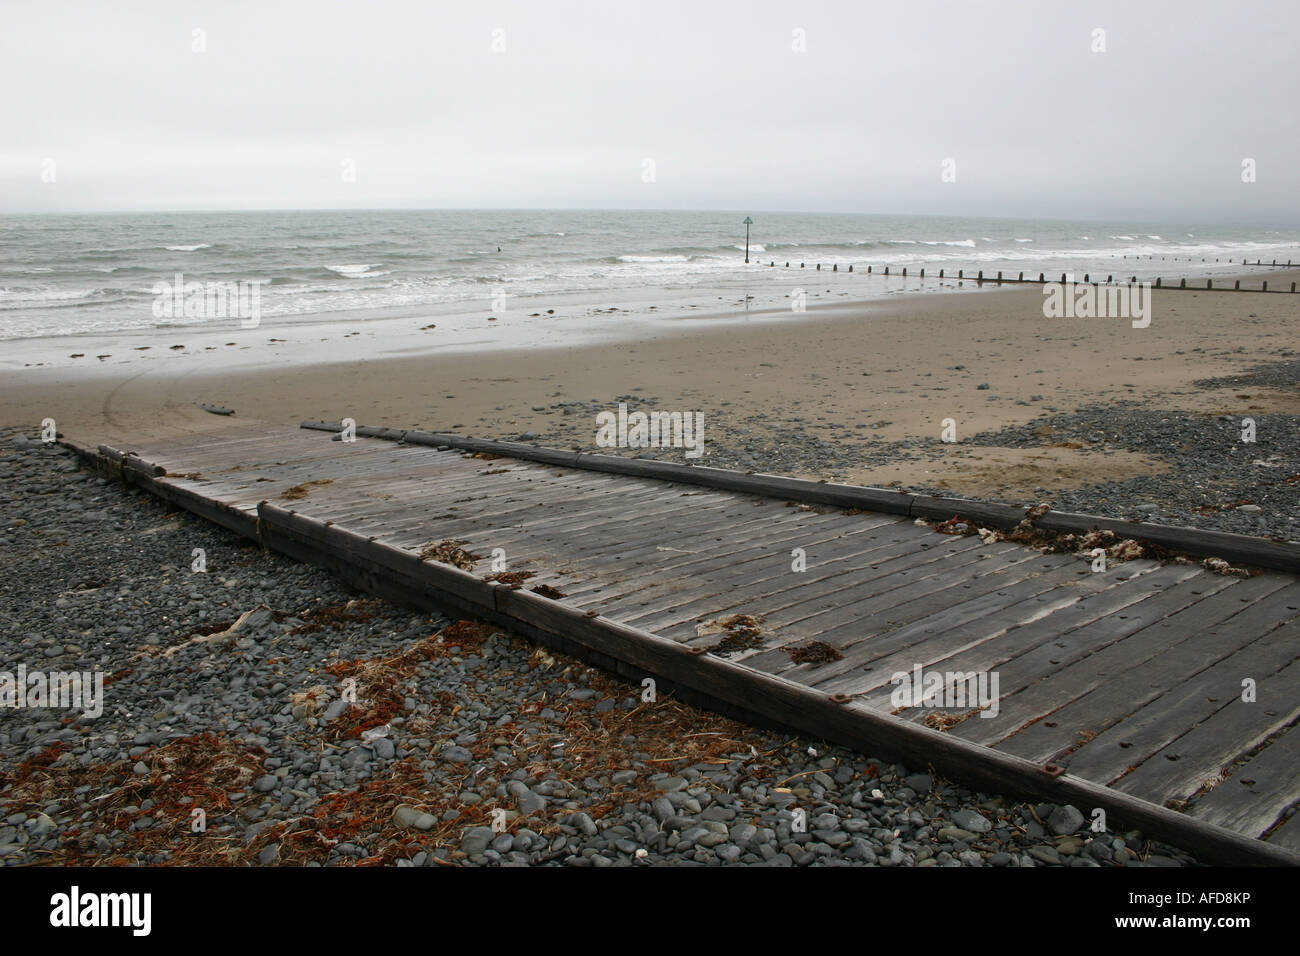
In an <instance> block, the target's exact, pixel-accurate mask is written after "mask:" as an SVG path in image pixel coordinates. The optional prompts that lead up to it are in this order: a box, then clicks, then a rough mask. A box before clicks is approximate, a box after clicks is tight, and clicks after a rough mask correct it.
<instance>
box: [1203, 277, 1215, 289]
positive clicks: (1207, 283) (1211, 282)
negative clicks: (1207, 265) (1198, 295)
mask: <svg viewBox="0 0 1300 956" xmlns="http://www.w3.org/2000/svg"><path fill="white" fill-rule="evenodd" d="M1205 288H1207V289H1213V288H1214V280H1213V279H1206V280H1205Z"/></svg>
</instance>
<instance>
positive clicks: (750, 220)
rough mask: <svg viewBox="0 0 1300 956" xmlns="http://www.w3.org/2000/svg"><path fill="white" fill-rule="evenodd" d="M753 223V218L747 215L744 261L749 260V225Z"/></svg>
mask: <svg viewBox="0 0 1300 956" xmlns="http://www.w3.org/2000/svg"><path fill="white" fill-rule="evenodd" d="M753 224H754V220H752V219H750V218H749V217H748V216H746V217H745V262H746V263H748V262H749V227H750V226H752V225H753Z"/></svg>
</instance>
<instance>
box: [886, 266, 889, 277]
mask: <svg viewBox="0 0 1300 956" xmlns="http://www.w3.org/2000/svg"><path fill="white" fill-rule="evenodd" d="M885 275H889V266H885Z"/></svg>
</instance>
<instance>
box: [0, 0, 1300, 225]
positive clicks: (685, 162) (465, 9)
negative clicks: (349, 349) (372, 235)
mask: <svg viewBox="0 0 1300 956" xmlns="http://www.w3.org/2000/svg"><path fill="white" fill-rule="evenodd" d="M1096 28H1101V29H1103V30H1104V31H1105V35H1104V42H1105V52H1093V46H1094V45H1095V43H1096V41H1095V39H1094V32H1093V31H1094V30H1095V29H1096ZM196 30H199V31H203V32H202V33H201V34H196V33H195V31H196ZM798 30H801V31H803V34H802V36H803V37H804V38H805V43H806V50H805V51H804V52H796V49H795V47H796V46H798V40H799V35H798V34H796V31H798ZM494 31H501V32H496V33H494ZM200 41H202V45H205V46H206V49H205V50H203V51H196V50H195V46H196V45H200ZM494 41H495V46H496V47H497V48H498V49H494ZM502 46H503V47H504V49H500V47H502ZM1298 50H1300V3H1297V2H1296V0H1265V2H1254V3H1251V4H1248V5H1247V4H1241V3H1236V4H1232V3H1224V2H1214V3H1211V2H1203V0H1170V2H1154V0H1128V2H1119V3H1111V2H1080V0H1071V2H1054V0H1040V2H1020V3H1015V2H1001V3H997V2H988V3H979V2H969V0H965V2H963V0H934V2H925V3H913V2H887V3H878V2H872V3H864V2H850V0H834V2H832V0H786V2H778V0H744V2H729V0H693V2H677V0H649V2H631V0H600V2H576V0H569V2H559V0H532V2H514V0H497V2H493V0H472V2H471V0H452V2H442V0H423V2H417V0H410V2H407V0H366V2H356V0H354V2H332V0H331V2H326V0H310V2H299V0H289V2H275V0H207V2H187V0H120V2H111V3H104V2H102V0H94V2H92V0H84V2H75V0H74V2H61V0H0V79H2V80H3V84H4V90H5V95H4V100H3V102H4V106H3V111H2V114H0V115H2V118H3V122H0V211H4V212H28V211H46V210H50V211H54V210H67V211H72V210H100V209H108V210H144V209H250V208H298V207H389V206H415V207H443V206H447V207H591V208H601V207H611V208H701V209H734V208H743V209H747V210H763V209H767V210H775V209H782V210H810V211H811V210H821V211H845V212H897V213H909V212H912V213H941V214H954V215H961V214H971V215H1008V216H1057V217H1072V216H1079V217H1107V216H1121V217H1125V218H1142V217H1161V216H1163V217H1167V218H1183V217H1187V218H1195V219H1205V218H1215V219H1232V220H1241V221H1267V222H1278V223H1294V222H1296V221H1297V219H1300V182H1298V181H1297V179H1298V177H1297V169H1300V121H1297V117H1298V116H1300V67H1298V66H1297V51H1298ZM948 158H951V159H953V160H954V161H955V166H954V169H955V175H956V181H955V182H943V181H942V180H941V173H942V163H943V160H945V159H948ZM1248 158H1249V159H1253V160H1254V161H1255V164H1256V179H1257V181H1256V182H1254V183H1249V184H1247V183H1243V182H1242V162H1243V160H1245V159H1248ZM50 160H52V161H53V163H52V165H51V164H50V163H49V162H47V161H50ZM646 160H653V164H654V165H653V172H654V176H653V181H652V182H646V181H644V180H645V179H646V175H645V170H646V169H647V166H646V165H645V161H646ZM349 161H350V162H351V164H352V165H351V166H350V167H349V166H348V165H347V163H348V162H349ZM349 168H351V169H354V170H355V177H354V179H355V181H349V180H348V177H347V176H346V175H345V174H346V171H347V170H348V169H349ZM43 173H44V174H45V176H44V178H45V179H50V178H53V180H54V181H53V182H46V181H43V178H42V174H43Z"/></svg>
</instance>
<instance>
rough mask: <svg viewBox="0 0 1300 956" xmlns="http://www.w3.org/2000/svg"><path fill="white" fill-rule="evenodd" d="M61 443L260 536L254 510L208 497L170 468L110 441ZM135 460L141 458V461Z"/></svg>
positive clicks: (109, 472) (111, 472)
mask: <svg viewBox="0 0 1300 956" xmlns="http://www.w3.org/2000/svg"><path fill="white" fill-rule="evenodd" d="M59 444H60V445H62V446H64V447H65V448H68V449H70V450H71V451H73V452H75V453H76V454H77V455H79V456H80V457H82V458H83V459H85V460H86V461H88V462H90V463H91V464H94V465H96V466H97V467H98V470H99V472H100V474H103V475H106V476H110V477H115V478H120V479H121V480H122V481H124V482H127V483H128V484H135V485H139V486H141V487H142V488H145V489H146V490H147V491H149V492H151V493H152V494H154V495H156V496H157V497H159V498H162V499H163V500H164V501H167V502H170V503H171V504H174V505H178V506H180V507H182V508H184V509H185V510H186V511H192V512H194V513H195V514H197V515H199V516H200V517H203V518H207V519H208V520H209V521H211V522H213V523H214V524H219V525H221V526H222V527H223V528H229V529H230V530H231V531H234V532H236V533H238V534H242V535H246V536H248V537H252V538H256V537H257V516H256V515H255V514H253V513H252V512H251V511H244V510H241V509H239V508H234V507H232V506H230V505H228V504H226V503H225V502H224V501H217V500H215V499H212V498H208V497H205V496H204V495H202V494H200V493H199V492H197V491H194V490H192V489H190V488H186V487H183V486H181V485H178V484H175V483H174V481H172V480H168V479H167V478H166V475H167V470H166V469H165V468H163V467H161V466H159V465H155V464H153V463H151V462H145V461H142V460H141V459H140V458H138V457H136V456H134V455H126V454H123V453H122V452H120V451H118V450H117V449H116V448H113V447H112V446H111V445H100V446H99V448H98V450H92V449H90V448H87V447H85V446H82V445H79V444H77V443H76V442H74V441H71V440H69V439H66V438H61V439H59ZM132 462H138V465H137V464H132Z"/></svg>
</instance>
